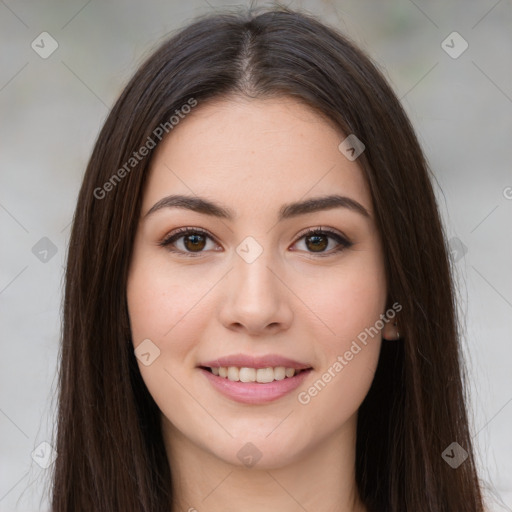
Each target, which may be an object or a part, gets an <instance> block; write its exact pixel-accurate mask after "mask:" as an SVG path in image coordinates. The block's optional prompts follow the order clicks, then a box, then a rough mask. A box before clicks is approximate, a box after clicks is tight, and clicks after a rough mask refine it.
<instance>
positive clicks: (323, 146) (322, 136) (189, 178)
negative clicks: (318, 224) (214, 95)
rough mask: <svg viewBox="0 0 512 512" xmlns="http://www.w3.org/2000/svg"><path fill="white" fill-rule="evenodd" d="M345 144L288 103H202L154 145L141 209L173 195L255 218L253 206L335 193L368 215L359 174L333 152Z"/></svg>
mask: <svg viewBox="0 0 512 512" xmlns="http://www.w3.org/2000/svg"><path fill="white" fill-rule="evenodd" d="M344 138H345V135H344V134H343V133H341V132H340V131H339V130H337V129H336V128H335V127H334V126H333V124H332V123H330V122H328V121H327V120H326V119H324V118H323V117H322V116H321V115H319V114H318V113H316V112H315V111H314V110H312V109H311V108H309V107H307V106H306V105H304V104H303V103H300V102H298V101H296V100H294V99H292V98H272V99H242V98H230V99H223V100H215V101H210V102H207V103H205V104H203V105H201V103H199V104H198V106H197V107H196V108H195V109H194V110H193V111H192V112H191V113H190V114H188V115H187V116H185V117H184V118H183V119H181V120H180V122H179V124H177V125H176V126H174V128H173V130H172V132H170V133H169V135H168V136H167V137H166V138H164V139H163V141H162V142H161V143H160V144H159V146H158V148H157V151H156V153H155V155H154V157H153V161H152V164H151V168H150V175H149V179H148V183H147V187H146V192H145V196H144V204H143V210H145V211H147V210H148V209H149V208H150V207H151V205H152V204H154V203H155V202H156V201H158V200H159V199H160V198H161V197H163V196H165V195H166V194H168V193H171V192H173V193H187V194H197V195H205V194H206V195H210V196H214V197H222V198H225V201H223V202H225V203H231V202H233V204H234V208H235V209H237V208H238V207H240V208H243V207H244V206H245V208H247V207H249V208H252V211H251V212H248V213H252V214H254V213H255V211H254V209H253V208H254V206H257V207H259V208H262V207H264V206H265V205H267V204H269V205H270V204H273V203H275V202H278V203H279V204H282V203H283V202H286V201H285V199H286V200H298V199H299V198H304V197H307V196H308V195H321V194H330V193H340V194H343V195H350V196H352V197H353V198H354V199H356V200H357V201H359V202H360V203H362V204H363V205H364V206H365V208H366V209H367V210H369V211H370V212H371V206H372V205H371V197H370V194H369V190H368V188H367V185H366V181H365V179H364V175H363V172H362V170H361V168H360V167H359V165H358V164H357V161H349V160H348V159H347V158H346V157H345V156H344V155H343V154H342V153H341V152H340V151H339V149H338V146H339V144H340V142H341V141H342V140H343V139H344ZM237 201H238V202H237Z"/></svg>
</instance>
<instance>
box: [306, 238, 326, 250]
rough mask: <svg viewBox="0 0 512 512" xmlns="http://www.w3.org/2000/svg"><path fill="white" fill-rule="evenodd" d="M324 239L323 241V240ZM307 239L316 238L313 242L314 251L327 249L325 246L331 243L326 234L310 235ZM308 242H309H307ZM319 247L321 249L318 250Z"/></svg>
mask: <svg viewBox="0 0 512 512" xmlns="http://www.w3.org/2000/svg"><path fill="white" fill-rule="evenodd" d="M322 239H323V241H322ZM306 240H314V242H313V249H314V252H321V251H323V250H325V248H326V247H327V246H328V245H329V243H328V242H327V241H326V240H327V237H326V236H325V235H310V236H308V237H307V238H306ZM306 244H307V242H306ZM308 248H309V246H308ZM317 249H319V250H317Z"/></svg>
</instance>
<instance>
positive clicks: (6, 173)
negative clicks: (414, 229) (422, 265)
mask: <svg viewBox="0 0 512 512" xmlns="http://www.w3.org/2000/svg"><path fill="white" fill-rule="evenodd" d="M239 5H242V4H240V3H231V4H226V3H220V2H216V1H214V0H208V1H207V0H193V1H187V2H185V1H182V2H178V1H163V0H151V1H145V2H142V1H138V2H137V1H133V0H132V1H124V2H121V1H119V0H110V1H108V2H100V1H97V0H71V1H67V2H57V1H39V2H35V1H32V2H29V1H18V0H5V1H4V0H0V43H1V44H0V119H1V123H0V169H1V171H0V172H1V173H0V229H1V233H2V236H3V238H2V239H3V240H4V242H3V243H2V244H1V248H0V257H1V266H0V314H1V326H2V333H3V334H2V337H1V341H0V343H1V354H0V370H1V371H0V454H1V456H0V511H9V512H10V511H28V510H30V511H35V510H41V511H44V510H48V509H49V504H48V491H49V488H48V485H49V482H48V475H49V471H50V470H51V463H52V456H53V453H52V448H51V446H50V445H49V444H48V443H49V442H50V441H51V432H52V429H53V426H54V421H55V405H56V395H55V393H56V384H57V381H56V372H57V362H58V355H59V334H60V311H61V300H62V286H63V270H64V264H65V258H66V250H67V243H68V239H69V228H70V222H71V219H72V215H73V210H74V207H75V203H76V198H77V193H78V190H79V186H80V183H81V178H82V175H83V172H84V170H85V167H86V164H87V160H88V157H89V155H90V152H91V150H92V147H93V144H94V142H95V139H96V137H97V135H98V132H99V130H100V128H101V125H102V123H103V122H104V120H105V119H106V116H107V114H108V112H109V109H110V108H111V106H112V105H113V103H114V102H115V100H116V98H117V97H118V95H119V94H120V92H121V90H122V88H123V86H124V85H125V83H126V82H127V80H128V79H129V77H130V76H131V75H132V73H133V72H134V71H135V69H136V68H137V67H138V65H139V64H140V63H141V62H142V61H143V60H144V59H145V58H146V57H147V56H148V55H149V53H151V50H152V49H154V48H155V47H156V46H157V45H158V44H159V43H160V42H161V41H162V40H163V39H164V38H166V37H168V36H169V35H170V33H172V32H174V31H176V30H177V29H179V28H180V27H182V26H183V25H184V24H186V23H187V22H189V21H191V20H192V18H194V17H195V16H197V15H202V14H206V13H208V12H211V11H217V10H224V9H234V8H235V7H236V6H239ZM244 5H248V4H244ZM253 5H255V6H260V5H261V6H264V5H270V4H269V3H267V2H253ZM286 5H288V6H289V7H292V8H298V9H303V10H306V11H309V12H310V13H313V14H316V15H318V16H319V17H320V18H321V19H322V20H324V21H325V22H327V23H328V24H330V25H332V26H334V27H336V28H338V29H339V30H341V31H342V32H343V33H345V34H346V35H348V36H349V37H351V38H352V39H353V40H354V41H355V42H356V43H357V44H358V45H359V46H360V47H361V48H363V49H364V50H365V51H366V52H367V53H368V54H369V55H370V56H371V58H372V59H373V60H374V62H375V63H376V64H377V66H378V67H379V68H380V69H381V70H382V71H383V72H384V74H385V76H386V77H387V78H388V80H389V82H390V84H391V86H392V87H393V88H394V90H395V92H396V94H397V96H398V97H399V98H400V99H401V101H402V104H403V105H404V107H405V109H406V111H407V113H408V114H409V116H410V118H411V121H412V123H413V125H414V127H415V128H416V131H417V133H418V136H419V139H420V142H421V144H422V146H423V148H424V151H425V153H426V155H427V158H428V160H429V162H430V166H431V168H432V171H433V173H434V175H435V179H436V183H435V187H436V194H437V197H438V200H439V205H440V208H441V210H442V215H443V218H444V222H445V226H446V232H447V235H448V238H449V240H450V247H451V250H452V259H453V264H454V269H455V273H456V278H457V284H458V288H459V301H460V316H461V320H462V322H463V325H464V330H463V348H464V353H465V356H466V362H467V368H468V375H469V384H470V388H469V390H468V391H469V394H470V401H469V404H468V405H469V409H470V411H469V412H470V420H471V430H472V435H473V441H474V443H475V446H476V452H477V459H478V463H479V465H480V468H481V477H482V479H483V480H484V484H485V489H486V491H485V492H486V496H487V499H488V503H489V510H490V511H492V512H502V511H512V437H511V435H510V433H511V432H512V428H511V427H512V372H511V361H512V272H511V262H512V237H511V234H512V229H511V224H512V223H511V220H512V144H511V140H512V137H511V135H512V2H511V0H500V1H496V0H481V1H458V2H457V1H428V2H427V1H421V0H415V1H412V0H396V1H369V0H357V1H356V0H345V1H341V0H339V1H337V0H332V1H321V0H315V1H307V2H306V1H304V2H301V1H288V2H287V3H286ZM439 455H440V456H441V453H440V454H439ZM454 512H455V511H454Z"/></svg>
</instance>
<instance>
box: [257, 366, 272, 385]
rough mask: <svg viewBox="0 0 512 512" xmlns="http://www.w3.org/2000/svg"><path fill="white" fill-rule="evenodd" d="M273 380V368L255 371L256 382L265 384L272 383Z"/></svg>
mask: <svg viewBox="0 0 512 512" xmlns="http://www.w3.org/2000/svg"><path fill="white" fill-rule="evenodd" d="M273 380H274V369H273V368H258V369H257V370H256V382H261V383H263V384H265V383H266V382H272V381H273Z"/></svg>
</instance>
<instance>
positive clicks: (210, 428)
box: [127, 99, 387, 468]
mask: <svg viewBox="0 0 512 512" xmlns="http://www.w3.org/2000/svg"><path fill="white" fill-rule="evenodd" d="M344 138H345V135H343V134H342V133H340V132H339V131H337V130H336V129H335V128H334V127H333V126H331V125H330V124H329V123H328V122H326V121H325V120H324V119H323V118H322V117H321V116H319V115H318V114H316V113H315V112H313V111H311V110H310V109H309V108H308V107H306V106H303V105H302V104H300V103H298V102H296V101H295V100H293V99H279V100H275V99H274V100H270V99H266V100H260V99H259V100H242V99H224V100H222V101H216V102H210V103H207V104H204V105H201V104H199V106H198V107H197V108H196V109H195V110H194V111H193V112H192V113H191V114H189V115H188V116H187V117H186V118H185V119H183V120H181V121H180V124H179V125H177V126H175V127H174V129H173V131H172V132H171V133H170V135H169V136H168V138H167V139H164V141H163V142H162V143H161V145H160V146H159V148H158V150H157V153H156V154H155V156H154V158H153V162H152V165H151V169H150V174H149V176H148V181H147V184H146V188H145V191H144V197H143V204H142V209H141V216H140V223H139V226H138V230H137V234H136V239H135V243H134V250H133V256H132V261H131V266H130V272H129V278H128V283H127V300H128V308H129V315H130V322H131V329H132V339H133V344H134V348H135V349H136V354H137V358H138V365H139V368H140V372H141V375H142V378H143V379H144V382H145V384H146V386H147V388H148V390H149V392H150V393H151V395H152V396H153V398H154V400H155V402H156V403H157V404H158V406H159V408H160V410H161V412H162V422H163V423H162V424H163V428H164V435H167V436H171V437H172V438H173V439H181V440H182V442H184V443H185V442H186V443H189V445H190V446H193V447H195V448H196V449H199V450H201V451H202V452H205V453H207V454H208V455H209V456H214V457H216V458H218V459H222V460H223V461H225V462H229V463H232V464H237V465H241V464H242V463H246V461H245V459H244V457H245V456H247V455H248V456H256V457H259V456H260V455H259V454H261V462H259V465H260V467H267V468H273V467H279V466H282V465H284V464H287V463H289V462H292V461H294V460H297V459H298V458H300V457H301V456H304V455H306V454H307V453H308V452H311V451H312V450H314V449H315V448H316V447H318V446H319V445H320V444H321V443H325V442H327V441H328V440H329V439H334V438H336V437H337V436H339V435H341V434H342V433H343V432H344V431H346V429H347V428H348V426H350V427H353V426H354V425H355V419H356V418H357V410H358V408H359V406H360V404H361V402H362V401H363V399H364V397H365V396H366V394H367V392H368V390H369V387H370V385H371V382H372V380H373V376H374V372H375V369H376V365H377V360H378V355H379V350H380V344H381V334H382V331H381V329H382V321H380V322H379V319H381V318H382V316H381V315H383V314H384V313H385V312H386V295H387V294H386V279H385V273H384V262H383V255H382V248H381V241H380V237H379V234H378V232H377V230H376V227H375V224H374V212H373V211H372V201H371V195H370V193H369V190H368V188H367V185H366V183H365V180H364V178H363V173H362V170H361V169H360V167H359V166H358V164H357V160H355V161H350V160H348V159H347V158H346V157H345V156H344V154H342V153H341V152H340V150H339V149H338V146H339V144H340V142H341V141H342V140H343V139H344ZM177 195H180V196H185V198H181V199H180V200H176V198H175V199H174V200H173V199H172V197H171V196H177ZM327 196H339V197H338V200H334V199H331V200H330V201H327V202H325V203H324V204H322V203H321V202H316V203H315V202H313V201H312V200H313V199H318V198H325V197H327ZM339 198H345V199H341V200H340V199H339ZM187 199H188V200H187ZM199 199H201V200H202V201H204V202H200V201H199ZM206 202H207V203H206ZM208 203H213V204H214V205H215V206H211V205H209V204H208ZM365 212H366V214H365ZM376 325H377V327H378V334H377V335H375V334H372V335H368V330H366V331H365V329H369V328H371V327H372V328H373V329H374V330H373V331H371V332H372V333H373V332H375V326H376ZM364 333H366V336H365V334H364ZM364 338H366V339H365V342H363V339H364ZM142 354H144V355H142ZM226 374H227V377H226V376H225V375H226ZM292 375H293V376H292ZM254 379H256V381H254ZM249 442H250V443H252V445H246V443H249ZM240 450H241V451H240Z"/></svg>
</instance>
